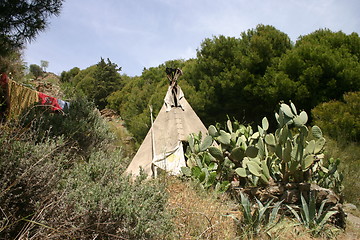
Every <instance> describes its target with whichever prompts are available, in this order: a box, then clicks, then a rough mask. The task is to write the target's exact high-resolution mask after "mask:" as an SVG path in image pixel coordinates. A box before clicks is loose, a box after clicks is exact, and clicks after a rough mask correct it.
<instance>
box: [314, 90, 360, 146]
mask: <svg viewBox="0 0 360 240" xmlns="http://www.w3.org/2000/svg"><path fill="white" fill-rule="evenodd" d="M312 114H313V116H314V121H315V123H316V124H317V125H319V126H321V128H322V129H323V130H324V132H326V133H327V134H329V135H330V136H331V137H333V138H334V139H338V140H341V141H357V142H358V141H359V140H360V92H349V93H346V94H344V99H343V101H335V100H334V101H330V102H325V103H321V104H320V105H318V106H316V107H315V108H314V109H313V110H312Z"/></svg>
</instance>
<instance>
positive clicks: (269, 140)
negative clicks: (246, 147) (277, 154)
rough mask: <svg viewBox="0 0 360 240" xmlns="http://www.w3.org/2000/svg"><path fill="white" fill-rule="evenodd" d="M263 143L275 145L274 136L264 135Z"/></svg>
mask: <svg viewBox="0 0 360 240" xmlns="http://www.w3.org/2000/svg"><path fill="white" fill-rule="evenodd" d="M265 142H266V144H268V145H271V146H275V145H276V141H275V136H274V134H272V133H270V134H266V136H265Z"/></svg>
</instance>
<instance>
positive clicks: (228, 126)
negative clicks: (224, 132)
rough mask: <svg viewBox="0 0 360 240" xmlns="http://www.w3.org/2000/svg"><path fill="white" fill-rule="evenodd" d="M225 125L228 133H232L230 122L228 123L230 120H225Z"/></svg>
mask: <svg viewBox="0 0 360 240" xmlns="http://www.w3.org/2000/svg"><path fill="white" fill-rule="evenodd" d="M226 125H227V128H228V130H229V132H231V133H232V131H233V127H232V124H231V121H230V120H227V122H226Z"/></svg>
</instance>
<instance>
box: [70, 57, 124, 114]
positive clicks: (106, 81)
mask: <svg viewBox="0 0 360 240" xmlns="http://www.w3.org/2000/svg"><path fill="white" fill-rule="evenodd" d="M90 68H93V67H90ZM83 71H84V72H87V74H85V75H83V74H82V73H81V72H80V73H79V74H78V75H77V76H76V77H75V78H74V81H75V84H77V85H76V87H77V88H78V89H80V90H81V91H82V92H83V93H84V94H85V95H86V96H87V97H89V98H90V99H92V100H94V102H95V104H96V105H97V107H98V108H99V109H103V108H105V107H106V105H107V103H108V102H107V99H106V98H107V97H108V96H109V95H110V94H111V93H113V92H115V91H117V90H119V89H121V88H122V85H123V84H122V81H121V76H120V74H119V73H118V72H119V71H121V67H120V68H119V67H118V65H117V64H115V63H112V62H111V61H110V59H107V62H105V60H104V59H103V58H101V60H100V62H99V63H97V64H96V65H95V68H93V70H92V71H86V70H83Z"/></svg>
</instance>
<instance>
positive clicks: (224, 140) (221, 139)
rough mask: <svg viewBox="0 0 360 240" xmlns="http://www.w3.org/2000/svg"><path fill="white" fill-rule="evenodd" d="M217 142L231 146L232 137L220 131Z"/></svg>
mask: <svg viewBox="0 0 360 240" xmlns="http://www.w3.org/2000/svg"><path fill="white" fill-rule="evenodd" d="M217 140H218V141H219V142H220V143H221V144H225V145H229V144H230V140H231V135H230V134H229V133H227V132H225V131H224V130H220V136H218V137H217Z"/></svg>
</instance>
